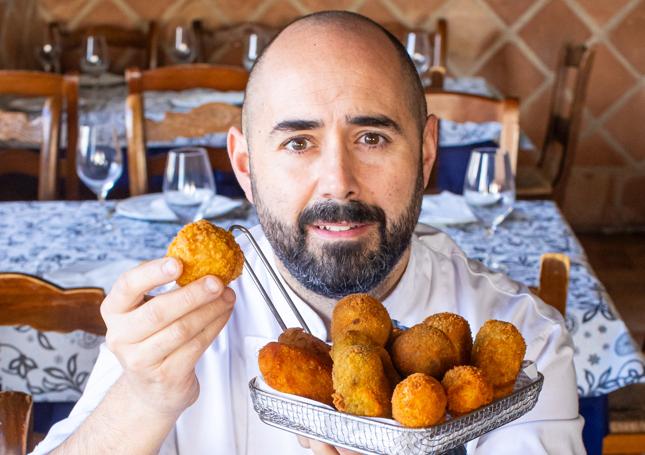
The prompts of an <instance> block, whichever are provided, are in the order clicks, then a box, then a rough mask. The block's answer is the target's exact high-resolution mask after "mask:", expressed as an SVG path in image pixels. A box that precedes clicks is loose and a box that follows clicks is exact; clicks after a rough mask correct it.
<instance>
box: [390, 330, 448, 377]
mask: <svg viewBox="0 0 645 455" xmlns="http://www.w3.org/2000/svg"><path fill="white" fill-rule="evenodd" d="M391 354H392V361H393V362H394V366H395V367H396V369H397V370H398V371H399V373H401V375H403V376H409V375H411V374H413V373H425V374H427V375H430V376H433V377H435V378H438V379H441V378H442V377H443V375H444V373H445V372H446V371H448V370H449V369H450V368H452V367H453V366H455V364H456V363H457V350H456V349H455V346H454V345H453V344H452V342H451V341H450V338H448V336H447V335H446V334H445V333H443V332H442V331H441V330H439V329H437V328H435V327H432V326H430V325H427V324H424V323H421V324H417V325H415V326H413V327H411V328H410V329H408V330H406V331H405V332H403V333H402V334H401V335H399V337H398V338H397V339H396V340H395V341H394V344H393V345H392V350H391Z"/></svg>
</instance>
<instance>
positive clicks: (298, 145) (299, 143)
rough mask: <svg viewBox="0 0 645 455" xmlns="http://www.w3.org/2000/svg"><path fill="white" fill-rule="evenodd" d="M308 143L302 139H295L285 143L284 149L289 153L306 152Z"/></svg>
mask: <svg viewBox="0 0 645 455" xmlns="http://www.w3.org/2000/svg"><path fill="white" fill-rule="evenodd" d="M308 145H309V141H308V140H307V139H305V138H304V137H296V138H293V139H290V140H289V141H288V142H286V143H285V145H284V147H285V148H286V149H287V150H289V151H291V152H303V151H305V150H307V146H308Z"/></svg>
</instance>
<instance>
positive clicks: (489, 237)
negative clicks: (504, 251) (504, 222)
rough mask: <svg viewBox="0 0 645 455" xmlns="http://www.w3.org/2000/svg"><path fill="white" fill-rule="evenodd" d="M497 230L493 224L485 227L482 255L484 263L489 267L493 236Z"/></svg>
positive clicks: (491, 257)
mask: <svg viewBox="0 0 645 455" xmlns="http://www.w3.org/2000/svg"><path fill="white" fill-rule="evenodd" d="M495 231H497V226H496V225H493V226H490V227H487V228H486V244H487V245H486V256H485V257H484V265H485V266H487V267H490V265H491V264H492V259H493V237H494V236H495Z"/></svg>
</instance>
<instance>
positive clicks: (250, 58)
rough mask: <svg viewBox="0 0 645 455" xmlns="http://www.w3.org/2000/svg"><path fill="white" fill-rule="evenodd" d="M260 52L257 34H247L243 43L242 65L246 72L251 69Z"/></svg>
mask: <svg viewBox="0 0 645 455" xmlns="http://www.w3.org/2000/svg"><path fill="white" fill-rule="evenodd" d="M260 52H262V43H261V40H260V37H259V35H258V34H257V33H249V35H248V36H247V38H246V41H245V43H244V61H243V62H242V64H243V65H244V68H246V70H247V71H249V72H250V71H251V69H253V65H255V62H256V60H257V59H258V57H259V56H260Z"/></svg>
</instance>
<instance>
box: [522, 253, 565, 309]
mask: <svg viewBox="0 0 645 455" xmlns="http://www.w3.org/2000/svg"><path fill="white" fill-rule="evenodd" d="M570 266H571V263H570V260H569V256H567V255H566V254H561V253H544V254H543V255H542V257H541V258H540V284H539V287H537V288H531V290H532V291H533V292H534V293H535V294H536V295H537V296H538V297H540V298H541V299H542V300H543V301H544V302H545V303H548V304H549V305H551V306H552V307H554V308H555V309H557V310H558V311H559V312H560V314H562V316H564V315H565V313H566V308H567V293H568V289H569V269H570Z"/></svg>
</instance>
